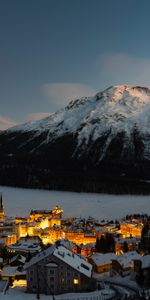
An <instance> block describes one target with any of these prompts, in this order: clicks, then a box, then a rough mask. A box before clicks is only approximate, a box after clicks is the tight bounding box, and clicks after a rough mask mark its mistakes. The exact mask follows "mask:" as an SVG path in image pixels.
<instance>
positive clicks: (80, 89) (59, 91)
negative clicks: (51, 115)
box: [42, 82, 96, 109]
mask: <svg viewBox="0 0 150 300" xmlns="http://www.w3.org/2000/svg"><path fill="white" fill-rule="evenodd" d="M42 90H43V91H44V93H45V94H46V96H47V97H48V99H49V101H50V103H51V105H52V107H53V108H54V109H58V108H61V107H63V106H65V105H67V104H68V102H69V101H71V100H74V99H77V98H79V97H84V96H93V95H94V94H95V93H96V91H95V90H94V89H93V88H91V87H89V86H88V85H84V84H79V83H67V82H66V83H47V84H44V85H43V86H42Z"/></svg>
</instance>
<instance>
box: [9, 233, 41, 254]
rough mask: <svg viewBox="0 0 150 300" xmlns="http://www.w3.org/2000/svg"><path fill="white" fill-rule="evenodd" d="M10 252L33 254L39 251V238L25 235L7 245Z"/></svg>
mask: <svg viewBox="0 0 150 300" xmlns="http://www.w3.org/2000/svg"><path fill="white" fill-rule="evenodd" d="M7 250H8V252H10V253H14V254H15V255H16V254H21V255H25V256H27V255H28V254H29V253H30V254H31V255H35V254H36V253H38V252H40V251H41V240H40V238H39V237H25V238H21V239H20V240H18V241H17V243H15V244H12V245H10V246H7Z"/></svg>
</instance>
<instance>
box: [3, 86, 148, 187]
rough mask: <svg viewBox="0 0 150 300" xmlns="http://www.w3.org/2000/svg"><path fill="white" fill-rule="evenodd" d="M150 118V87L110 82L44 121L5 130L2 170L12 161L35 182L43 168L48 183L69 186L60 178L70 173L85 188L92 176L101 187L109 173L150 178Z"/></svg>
mask: <svg viewBox="0 0 150 300" xmlns="http://www.w3.org/2000/svg"><path fill="white" fill-rule="evenodd" d="M149 124H150V89H148V88H145V87H139V86H129V85H118V86H113V87H109V88H108V89H106V90H104V91H102V92H100V93H97V94H96V95H95V96H94V97H88V98H81V99H77V100H75V101H71V102H70V103H69V104H68V105H67V106H66V107H65V108H63V109H61V110H59V111H57V112H56V113H53V114H51V115H50V116H49V117H46V118H44V119H42V120H40V121H35V122H28V123H26V124H22V125H19V126H15V127H13V128H11V129H8V130H7V131H4V132H2V133H1V134H0V156H1V159H0V166H1V170H4V173H5V176H6V177H7V173H9V171H10V166H11V171H12V170H13V169H14V170H15V168H17V170H18V173H20V172H23V173H21V176H22V175H23V174H25V175H23V176H24V178H25V181H27V182H28V184H29V185H31V184H32V182H33V185H36V183H37V186H38V185H40V178H39V175H38V174H37V173H38V172H37V170H40V177H42V176H43V177H44V180H46V181H45V182H46V186H47V187H54V188H55V187H57V188H59V187H60V188H65V185H64V184H58V182H64V181H65V180H66V179H67V180H68V181H70V180H71V182H72V183H71V186H73V182H74V180H75V181H77V182H78V180H79V178H80V180H81V182H82V183H83V182H84V183H83V184H81V187H82V189H84V187H83V186H84V185H85V186H86V187H87V188H85V189H88V186H91V182H92V184H94V188H93V189H94V190H96V191H97V190H101V188H99V187H100V186H101V184H100V183H98V181H99V179H100V180H101V181H108V178H109V181H111V176H110V174H112V176H114V177H113V179H114V178H117V180H118V178H119V180H120V179H121V181H122V180H124V178H125V179H126V180H129V179H130V180H131V181H132V180H133V179H134V180H135V178H136V179H138V180H139V179H140V182H141V180H142V181H144V180H149V179H150V170H149V168H148V166H149V161H150V129H149ZM6 165H7V167H6ZM31 166H32V170H31ZM6 169H7V171H8V172H6ZM21 170H22V171H21ZM33 170H34V172H33ZM5 176H4V177H5ZM32 176H33V178H31V177H32ZM8 177H9V176H8ZM43 177H42V178H43ZM61 178H63V180H61ZM70 178H71V179H70ZM0 181H1V182H2V181H3V179H1V178H0ZM5 181H7V180H4V183H5ZM42 182H44V181H43V179H41V185H43V183H42ZM51 182H52V184H51ZM88 182H89V185H88ZM2 183H3V182H2ZM16 184H17V182H16ZM66 184H67V183H66ZM68 184H69V183H68ZM26 185H27V183H26ZM95 186H96V187H95ZM91 189H92V188H89V190H91Z"/></svg>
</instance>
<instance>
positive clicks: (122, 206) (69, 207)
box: [0, 186, 150, 219]
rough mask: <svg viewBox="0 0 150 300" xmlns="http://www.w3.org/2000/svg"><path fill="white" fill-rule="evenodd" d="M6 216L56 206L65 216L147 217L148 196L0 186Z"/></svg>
mask: <svg viewBox="0 0 150 300" xmlns="http://www.w3.org/2000/svg"><path fill="white" fill-rule="evenodd" d="M0 191H1V192H2V194H3V201H4V208H5V213H6V214H7V215H13V216H15V215H17V216H28V214H29V213H30V210H31V209H52V208H53V207H54V206H55V205H56V204H58V205H60V206H61V208H62V209H63V210H64V216H65V217H66V216H81V217H84V216H85V217H88V216H89V215H90V216H94V217H96V218H98V219H103V218H105V219H106V218H108V219H114V218H119V217H123V216H125V215H126V214H131V213H147V214H150V196H141V195H140V196H133V195H131V196H130V195H106V194H92V193H73V192H61V191H59V192H58V191H46V190H31V189H21V188H12V187H4V186H0Z"/></svg>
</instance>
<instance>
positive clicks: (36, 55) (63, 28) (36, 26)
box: [0, 0, 150, 129]
mask: <svg viewBox="0 0 150 300" xmlns="http://www.w3.org/2000/svg"><path fill="white" fill-rule="evenodd" d="M149 12H150V1H149V0H0V104H1V112H0V128H1V129H4V128H7V127H8V126H12V125H13V124H15V123H20V122H24V121H27V120H30V119H32V120H34V119H37V118H40V117H44V116H46V115H47V114H48V113H51V112H54V111H56V110H57V109H59V108H61V107H63V106H64V105H66V104H67V103H68V101H69V100H71V99H74V98H76V97H80V96H89V95H93V94H94V93H96V92H97V91H100V90H102V89H104V88H106V87H108V86H109V85H112V84H122V83H129V84H138V85H144V86H150V39H149V29H150V17H149Z"/></svg>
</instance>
